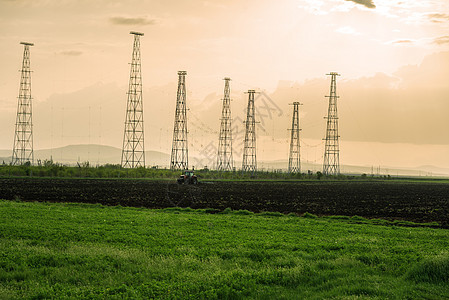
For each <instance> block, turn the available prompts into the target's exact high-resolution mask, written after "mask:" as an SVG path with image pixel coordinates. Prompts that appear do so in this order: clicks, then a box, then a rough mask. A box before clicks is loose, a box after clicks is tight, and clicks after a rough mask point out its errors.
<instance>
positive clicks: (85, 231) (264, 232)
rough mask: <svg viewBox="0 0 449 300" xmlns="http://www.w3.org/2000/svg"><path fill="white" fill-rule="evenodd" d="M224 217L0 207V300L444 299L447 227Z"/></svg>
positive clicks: (448, 274)
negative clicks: (75, 299)
mask: <svg viewBox="0 0 449 300" xmlns="http://www.w3.org/2000/svg"><path fill="white" fill-rule="evenodd" d="M226 212H228V213H227V214H226V213H225V214H208V213H206V212H205V211H204V210H202V211H193V210H189V209H184V210H181V209H165V210H148V209H138V208H123V207H105V206H100V205H86V204H49V203H26V202H13V201H0V216H1V218H0V299H15V298H29V299H45V298H53V299H61V298H95V299H96V298H103V299H122V298H145V299H148V298H161V299H226V298H227V299H240V298H256V299H303V298H312V299H313V298H316V299H323V298H333V299H365V298H367V299H368V298H374V299H375V298H378V299H385V298H390V299H445V298H448V297H449V230H444V229H432V228H410V227H397V226H391V225H390V226H383V225H376V224H373V223H372V222H370V221H366V220H363V219H360V218H344V217H341V218H338V217H334V218H330V217H329V218H315V217H314V216H313V215H308V216H307V217H297V216H290V215H289V216H280V215H279V214H276V213H273V214H265V215H263V214H260V215H255V214H252V213H250V212H247V211H237V212H229V211H226ZM359 223H360V224H359Z"/></svg>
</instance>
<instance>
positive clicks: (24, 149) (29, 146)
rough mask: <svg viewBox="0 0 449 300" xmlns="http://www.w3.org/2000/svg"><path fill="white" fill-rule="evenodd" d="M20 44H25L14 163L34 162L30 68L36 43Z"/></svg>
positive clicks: (13, 153) (13, 152)
mask: <svg viewBox="0 0 449 300" xmlns="http://www.w3.org/2000/svg"><path fill="white" fill-rule="evenodd" d="M20 44H22V45H24V51H23V61H22V70H21V77H20V89H19V97H18V105H17V117H16V128H15V133H14V146H13V150H12V164H13V165H23V164H24V163H26V162H29V163H31V164H33V163H34V153H33V119H32V106H31V99H32V98H31V69H30V46H34V44H33V43H27V42H21V43H20Z"/></svg>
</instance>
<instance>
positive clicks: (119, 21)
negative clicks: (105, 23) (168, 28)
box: [109, 17, 157, 25]
mask: <svg viewBox="0 0 449 300" xmlns="http://www.w3.org/2000/svg"><path fill="white" fill-rule="evenodd" d="M109 21H110V22H111V23H112V24H114V25H155V24H156V23H157V21H156V20H154V19H148V18H147V17H136V18H133V17H111V18H109Z"/></svg>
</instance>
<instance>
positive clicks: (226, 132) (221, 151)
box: [217, 77, 234, 171]
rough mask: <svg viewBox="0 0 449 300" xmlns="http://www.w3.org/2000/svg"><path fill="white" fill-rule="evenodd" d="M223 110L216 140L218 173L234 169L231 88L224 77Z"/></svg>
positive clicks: (227, 79)
mask: <svg viewBox="0 0 449 300" xmlns="http://www.w3.org/2000/svg"><path fill="white" fill-rule="evenodd" d="M223 80H224V81H225V87H224V97H223V109H222V110H221V125H220V136H219V138H218V157H217V170H218V171H232V170H233V169H234V161H233V159H232V119H231V96H230V95H231V88H230V87H229V81H231V78H228V77H226V78H225V79H223Z"/></svg>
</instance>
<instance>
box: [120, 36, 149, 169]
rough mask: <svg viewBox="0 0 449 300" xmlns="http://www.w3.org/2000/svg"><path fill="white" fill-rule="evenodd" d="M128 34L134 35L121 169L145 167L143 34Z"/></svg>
mask: <svg viewBox="0 0 449 300" xmlns="http://www.w3.org/2000/svg"><path fill="white" fill-rule="evenodd" d="M130 34H132V35H134V46H133V54H132V62H131V72H130V75H129V86H128V102H127V108H126V117H125V133H124V136H123V148H122V160H121V166H122V167H123V168H137V167H145V145H144V130H143V128H144V127H143V99H142V72H141V71H142V67H141V61H140V37H141V36H143V33H140V32H134V31H131V32H130Z"/></svg>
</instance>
